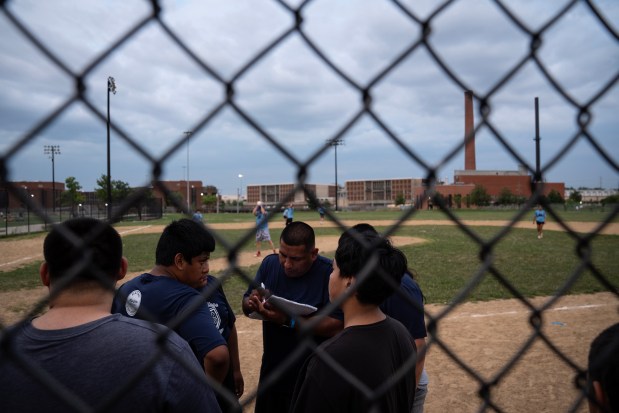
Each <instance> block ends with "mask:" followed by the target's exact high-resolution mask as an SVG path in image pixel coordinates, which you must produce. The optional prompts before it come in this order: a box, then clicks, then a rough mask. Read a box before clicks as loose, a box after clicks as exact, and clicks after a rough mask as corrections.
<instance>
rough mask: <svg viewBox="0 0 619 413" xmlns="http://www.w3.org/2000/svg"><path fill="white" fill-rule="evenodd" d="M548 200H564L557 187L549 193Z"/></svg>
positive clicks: (558, 201)
mask: <svg viewBox="0 0 619 413" xmlns="http://www.w3.org/2000/svg"><path fill="white" fill-rule="evenodd" d="M548 202H550V203H551V204H562V203H563V202H564V201H563V195H561V194H560V193H559V191H557V190H556V189H553V190H552V191H550V192H549V193H548Z"/></svg>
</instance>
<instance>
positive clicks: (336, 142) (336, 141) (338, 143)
mask: <svg viewBox="0 0 619 413" xmlns="http://www.w3.org/2000/svg"><path fill="white" fill-rule="evenodd" d="M327 142H328V143H329V145H331V146H333V148H334V149H335V210H336V211H337V208H338V205H337V204H338V202H337V198H338V193H339V192H340V191H339V189H340V188H339V186H338V185H337V147H338V146H341V145H344V141H343V140H342V138H336V139H334V140H328V141H327Z"/></svg>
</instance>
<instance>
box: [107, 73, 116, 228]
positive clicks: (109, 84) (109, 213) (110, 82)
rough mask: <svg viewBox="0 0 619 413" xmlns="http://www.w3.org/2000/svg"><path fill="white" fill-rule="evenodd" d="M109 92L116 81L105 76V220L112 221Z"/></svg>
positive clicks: (113, 89)
mask: <svg viewBox="0 0 619 413" xmlns="http://www.w3.org/2000/svg"><path fill="white" fill-rule="evenodd" d="M110 92H112V93H113V94H116V81H115V80H114V78H113V77H112V76H110V77H108V78H107V220H108V222H112V177H111V172H110V170H111V168H110V164H111V162H110Z"/></svg>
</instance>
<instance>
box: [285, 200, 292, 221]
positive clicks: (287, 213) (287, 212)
mask: <svg viewBox="0 0 619 413" xmlns="http://www.w3.org/2000/svg"><path fill="white" fill-rule="evenodd" d="M293 219H294V206H292V204H288V208H286V209H284V220H285V221H286V225H290V223H291V222H292V221H293Z"/></svg>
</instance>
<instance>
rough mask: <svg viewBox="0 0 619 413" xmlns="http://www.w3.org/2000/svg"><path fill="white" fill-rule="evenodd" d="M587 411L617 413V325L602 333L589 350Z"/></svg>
mask: <svg viewBox="0 0 619 413" xmlns="http://www.w3.org/2000/svg"><path fill="white" fill-rule="evenodd" d="M587 379H588V380H587V382H588V385H589V388H588V392H589V411H590V412H591V413H617V412H619V323H617V324H614V325H612V326H610V327H608V328H607V329H606V330H604V331H602V332H601V333H600V334H599V335H598V336H597V337H596V338H595V339H594V340H593V342H592V343H591V348H590V349H589V372H588V377H587Z"/></svg>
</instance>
